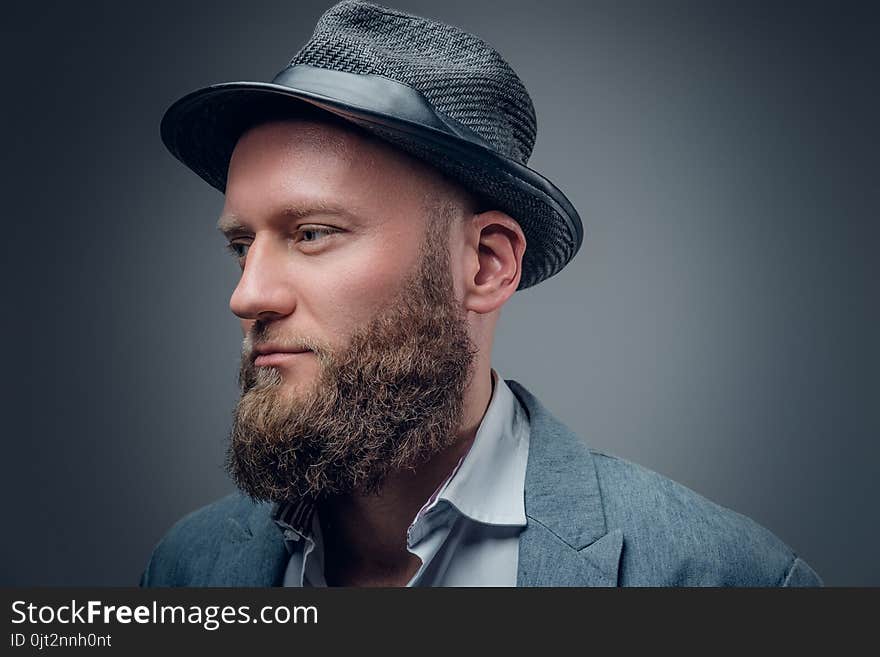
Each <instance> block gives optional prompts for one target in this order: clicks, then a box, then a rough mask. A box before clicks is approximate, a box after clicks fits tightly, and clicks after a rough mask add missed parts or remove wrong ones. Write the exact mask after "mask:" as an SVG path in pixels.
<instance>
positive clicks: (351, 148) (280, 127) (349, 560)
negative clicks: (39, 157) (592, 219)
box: [141, 1, 821, 586]
mask: <svg viewBox="0 0 880 657" xmlns="http://www.w3.org/2000/svg"><path fill="white" fill-rule="evenodd" d="M535 134H536V129H535V116H534V110H533V107H532V103H531V100H530V98H529V96H528V93H527V92H526V90H525V87H524V86H523V85H522V83H521V81H520V80H519V78H518V77H517V76H516V74H515V73H514V72H513V70H512V69H511V68H510V66H509V65H508V64H507V63H506V62H505V61H504V60H503V58H502V57H501V56H500V55H499V54H498V53H497V52H495V51H494V50H493V49H492V48H491V47H489V46H488V45H487V44H485V43H484V42H483V41H481V40H479V39H477V38H476V37H474V36H473V35H470V34H468V33H467V32H464V31H463V30H460V29H458V28H456V27H453V26H449V25H445V24H443V23H440V22H437V21H434V20H430V19H424V18H421V17H417V16H413V15H410V14H406V13H404V12H400V11H397V10H393V9H388V8H384V7H379V6H376V5H372V4H368V3H364V2H354V1H345V2H341V3H339V4H338V5H335V6H334V7H332V8H331V9H330V10H328V11H327V13H325V14H324V16H322V17H321V19H320V20H319V22H318V24H317V26H316V29H315V32H314V35H313V37H312V39H311V40H310V41H309V42H308V43H307V44H306V45H305V46H304V47H303V48H302V49H301V50H300V51H299V52H298V53H297V55H296V56H295V57H294V58H293V60H292V61H291V63H290V65H289V66H288V67H287V68H285V69H284V70H283V71H282V72H281V73H279V74H278V75H277V76H276V77H275V78H274V80H273V81H272V82H271V83H259V82H236V83H227V84H221V85H214V86H212V87H207V88H206V89H202V90H199V91H196V92H194V93H192V94H189V95H187V96H185V97H184V98H182V99H181V100H179V101H178V102H177V103H175V104H174V105H173V106H172V107H171V108H170V109H169V110H168V112H166V115H165V117H164V118H163V122H162V137H163V140H164V142H165V144H166V145H167V146H168V148H169V149H170V150H171V152H172V153H173V154H174V155H175V156H176V157H177V158H178V159H180V160H181V161H182V162H184V163H185V164H186V165H187V166H189V167H190V168H192V169H193V170H194V171H195V172H196V173H198V174H199V175H200V176H201V177H202V178H204V179H205V180H206V181H207V182H209V183H210V184H211V185H212V186H214V187H216V188H217V189H219V190H220V191H222V192H224V193H225V206H224V209H223V214H222V216H221V218H220V221H219V228H220V230H221V231H222V232H223V234H224V235H225V236H226V238H227V240H228V242H229V248H230V250H231V251H232V252H233V255H234V257H235V258H237V260H238V262H239V264H240V266H241V278H240V280H239V283H238V285H237V287H236V289H235V291H234V292H233V294H232V298H231V301H230V308H231V310H232V311H233V312H234V313H235V314H236V315H237V316H238V317H239V318H240V320H241V325H242V331H243V334H244V342H243V350H242V361H241V370H240V376H239V380H240V383H241V390H242V394H241V398H240V400H239V402H238V405H237V407H236V410H235V416H234V423H233V427H232V435H231V441H230V445H229V450H228V470H229V473H230V475H231V476H232V478H233V480H234V481H235V483H236V484H237V486H238V488H239V489H240V491H241V492H240V493H236V494H234V495H231V496H228V497H226V498H224V499H222V500H219V501H218V502H215V503H214V504H212V505H209V506H208V507H205V508H203V509H200V510H198V511H196V512H194V513H192V514H190V515H189V516H187V517H185V518H184V519H182V520H181V521H179V522H178V523H177V524H176V525H175V526H174V528H172V530H171V531H170V532H169V533H168V535H167V536H166V537H165V538H164V539H163V540H162V541H161V542H160V543H159V545H158V546H157V548H156V550H155V551H154V553H153V555H152V557H151V559H150V562H149V564H148V565H147V568H146V570H145V571H144V574H143V577H142V580H141V583H142V585H144V586H279V585H284V586H328V585H331V586H332V585H349V586H363V585H380V586H383V585H384V586H405V585H409V586H590V585H598V586H615V585H653V586H664V585H733V586H773V585H818V584H820V583H821V582H820V580H819V578H818V576H817V575H816V574H815V572H813V570H812V569H811V568H810V567H809V566H808V565H807V564H806V563H805V562H804V561H803V560H802V559H800V558H799V557H798V556H797V555H796V554H794V553H793V552H792V550H791V549H790V548H788V547H787V546H786V545H785V544H783V543H782V542H781V541H780V540H779V539H778V538H776V537H775V536H774V535H773V534H771V533H770V532H769V531H767V530H766V529H764V528H762V527H760V526H758V525H757V524H755V523H754V522H752V521H751V520H749V519H748V518H745V517H743V516H741V515H738V514H736V513H734V512H733V511H730V510H728V509H724V508H723V507H720V506H718V505H715V504H713V503H712V502H710V501H708V500H706V499H704V498H702V497H700V496H699V495H697V494H696V493H694V492H692V491H690V490H688V489H686V488H684V487H682V486H680V485H678V484H676V483H674V482H672V481H670V480H668V479H665V478H663V477H662V476H660V475H658V474H655V473H652V472H650V471H648V470H645V469H643V468H640V467H639V466H636V465H634V464H631V463H627V462H625V461H623V460H620V459H617V458H614V457H612V456H608V455H605V454H600V453H597V452H594V451H592V450H590V449H589V448H588V447H587V446H586V445H585V444H584V443H583V442H582V441H581V440H580V439H579V438H578V437H577V436H575V435H574V434H573V433H572V432H571V431H570V430H569V429H567V428H566V427H565V426H564V425H563V424H562V423H560V422H559V421H558V420H556V419H555V418H554V417H553V416H552V415H551V414H550V413H549V412H548V411H547V410H546V409H545V408H544V407H543V406H542V405H541V403H540V402H539V401H538V400H537V399H536V397H535V396H533V395H532V394H531V393H529V392H528V391H527V390H526V389H525V388H524V387H523V386H521V385H519V384H518V383H516V382H514V381H505V380H504V379H503V378H501V377H500V376H499V375H498V373H497V372H496V371H495V370H494V369H493V368H492V366H491V362H490V354H491V350H492V341H493V336H494V333H495V328H496V324H497V321H498V318H499V314H500V311H501V308H502V307H503V305H504V304H505V302H506V301H507V300H508V299H509V298H510V297H511V296H512V295H513V294H514V292H515V291H517V290H518V289H522V288H525V287H529V286H532V285H535V284H537V283H539V282H541V281H542V280H545V279H546V278H548V277H549V276H552V275H554V274H556V273H557V272H559V271H560V270H561V269H562V268H563V267H564V266H565V264H566V263H567V262H569V261H570V260H571V258H572V257H574V255H575V253H576V252H577V250H578V248H579V247H580V244H581V240H582V228H581V222H580V219H579V217H578V214H577V212H576V211H575V209H574V208H573V207H572V205H571V203H570V202H569V201H568V199H567V198H566V197H565V195H564V194H563V193H562V192H561V191H560V190H559V189H557V188H556V187H555V186H554V185H553V184H552V183H550V181H548V180H547V179H545V178H544V177H543V176H541V175H540V174H538V173H537V172H535V171H533V170H532V169H529V168H528V167H527V166H526V162H527V160H528V157H529V155H530V153H531V150H532V146H533V145H534V139H535Z"/></svg>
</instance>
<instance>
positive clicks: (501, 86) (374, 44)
mask: <svg viewBox="0 0 880 657" xmlns="http://www.w3.org/2000/svg"><path fill="white" fill-rule="evenodd" d="M302 64H305V65H309V66H315V67H319V68H325V69H331V70H336V71H343V72H346V73H359V74H362V75H364V74H367V75H369V74H372V75H381V76H383V77H387V78H390V79H392V80H395V81H397V82H401V83H403V84H405V85H407V86H409V87H411V88H413V89H415V90H416V91H418V92H419V93H421V94H422V95H423V96H424V97H425V98H426V99H427V100H428V101H429V102H430V103H431V105H432V106H433V107H434V108H435V110H436V111H438V112H440V113H442V114H443V115H444V116H446V117H448V118H451V119H453V120H454V121H457V122H459V123H461V124H462V125H465V126H466V127H468V128H469V129H471V130H473V131H474V132H475V133H476V134H478V135H479V136H480V137H482V138H483V139H484V140H485V141H487V142H488V143H489V144H491V145H492V147H493V148H494V149H495V150H496V151H497V152H499V153H501V154H502V155H505V156H507V157H509V158H511V159H513V160H515V161H517V162H519V163H520V164H523V165H524V164H526V163H527V162H528V159H529V157H530V156H531V154H532V149H533V148H534V145H535V137H536V134H537V120H536V117H535V109H534V106H533V104H532V100H531V98H530V96H529V93H528V91H527V90H526V88H525V85H524V84H523V83H522V81H521V80H520V79H519V76H517V74H516V73H515V72H514V70H513V69H512V68H511V66H510V65H509V64H508V63H507V61H506V60H505V59H504V58H503V57H502V56H501V55H500V54H499V53H498V52H497V51H496V50H495V49H494V48H493V47H492V46H490V45H489V44H487V43H486V42H485V41H483V40H482V39H480V38H479V37H477V36H475V35H473V34H470V33H469V32H466V31H464V30H462V29H461V28H459V27H456V26H454V25H449V24H447V23H442V22H440V21H437V20H433V19H430V18H425V17H422V16H416V15H414V14H409V13H406V12H403V11H399V10H397V9H391V8H388V7H383V6H381V5H377V4H373V3H368V2H360V1H359V0H343V2H340V3H338V4H336V5H334V6H332V7H331V8H330V9H328V10H327V11H326V12H325V13H324V14H323V15H322V16H321V17H320V18H319V19H318V22H317V24H316V25H315V29H314V32H313V34H312V37H311V39H310V40H309V41H308V42H307V43H306V44H305V45H304V46H303V47H302V48H301V49H300V50H299V52H297V54H296V55H294V57H293V59H291V61H290V64H289V66H297V65H302Z"/></svg>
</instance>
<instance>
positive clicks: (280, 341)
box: [241, 325, 332, 362]
mask: <svg viewBox="0 0 880 657" xmlns="http://www.w3.org/2000/svg"><path fill="white" fill-rule="evenodd" d="M255 327H256V325H255ZM265 345H272V346H273V347H276V348H277V349H278V350H280V351H313V352H315V353H316V354H317V355H319V356H320V355H325V354H329V353H330V352H331V351H332V350H331V348H330V346H329V345H328V344H326V343H325V342H323V341H321V340H318V339H316V338H312V337H309V336H291V335H287V336H285V335H281V334H277V335H275V334H270V333H269V332H268V330H267V329H262V328H260V329H258V328H254V329H252V330H251V331H250V332H248V333H247V334H246V335H245V337H244V339H243V340H242V344H241V353H242V357H243V358H245V359H247V360H249V361H251V362H252V361H253V360H254V358H256V356H257V353H256V352H257V349H259V348H260V347H263V346H265Z"/></svg>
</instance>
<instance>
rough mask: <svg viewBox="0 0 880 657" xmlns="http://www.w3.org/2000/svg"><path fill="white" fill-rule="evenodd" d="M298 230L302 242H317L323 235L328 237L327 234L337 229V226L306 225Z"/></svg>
mask: <svg viewBox="0 0 880 657" xmlns="http://www.w3.org/2000/svg"><path fill="white" fill-rule="evenodd" d="M297 232H298V233H299V235H300V241H301V242H317V241H318V240H319V239H321V238H322V237H326V236H327V235H331V234H333V233H335V232H337V231H336V229H335V228H327V227H319V226H306V227H302V228H300V229H299V230H298V231H297Z"/></svg>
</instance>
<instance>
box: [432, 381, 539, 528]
mask: <svg viewBox="0 0 880 657" xmlns="http://www.w3.org/2000/svg"><path fill="white" fill-rule="evenodd" d="M492 377H493V379H494V381H495V386H494V390H493V392H492V399H491V401H490V402H489V407H488V408H487V409H486V413H485V415H484V416H483V420H482V422H480V427H479V429H477V435H476V437H475V438H474V442H473V444H472V445H471V448H470V450H469V451H468V453H467V454H466V455H465V456H464V458H463V459H462V460H461V461H460V462H459V465H458V466H457V468H456V469H455V470H454V471H453V473H452V476H451V477H450V478H449V479H447V481H446V483H445V484H444V485H443V486H442V488H441V490H440V491H439V494H437V495H436V497H437V499H439V500H446V501H447V502H449V504H451V505H452V506H454V507H455V508H456V509H457V510H458V511H459V512H460V513H462V514H463V515H466V516H467V517H468V518H470V519H471V520H474V521H476V522H481V523H484V524H488V525H517V526H521V527H525V525H526V510H525V500H524V495H523V489H524V485H525V478H526V463H527V461H528V447H529V445H528V418H527V417H526V415H525V413H524V412H523V409H522V408H521V407H520V405H519V402H517V400H516V398H515V397H514V396H513V393H512V392H511V390H510V388H509V387H508V386H507V384H506V383H505V382H504V379H502V378H501V377H500V376H498V374H497V373H496V372H495V370H492Z"/></svg>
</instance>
